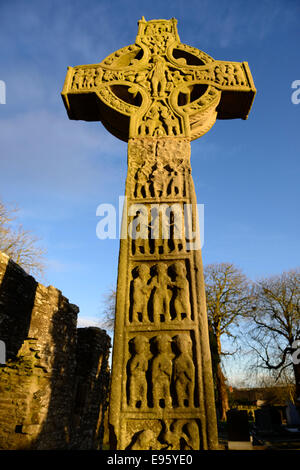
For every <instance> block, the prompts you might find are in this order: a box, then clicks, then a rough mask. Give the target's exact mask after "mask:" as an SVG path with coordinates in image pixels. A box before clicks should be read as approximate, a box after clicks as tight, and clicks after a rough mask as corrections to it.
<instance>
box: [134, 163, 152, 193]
mask: <svg viewBox="0 0 300 470" xmlns="http://www.w3.org/2000/svg"><path fill="white" fill-rule="evenodd" d="M149 173H150V168H149V165H147V164H144V165H143V166H142V167H141V168H139V169H138V170H137V172H136V174H135V179H136V197H140V198H144V197H148V196H149V189H148V179H149Z"/></svg>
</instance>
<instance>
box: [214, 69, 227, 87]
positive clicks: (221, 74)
mask: <svg viewBox="0 0 300 470" xmlns="http://www.w3.org/2000/svg"><path fill="white" fill-rule="evenodd" d="M215 74H216V81H217V82H219V83H220V85H225V84H226V81H227V80H226V66H225V65H224V64H219V65H217V67H216V68H215Z"/></svg>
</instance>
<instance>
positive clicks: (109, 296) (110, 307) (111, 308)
mask: <svg viewBox="0 0 300 470" xmlns="http://www.w3.org/2000/svg"><path fill="white" fill-rule="evenodd" d="M115 314H116V291H115V290H114V289H110V290H109V291H108V292H107V293H106V294H105V295H104V311H103V314H102V317H103V320H104V321H103V323H102V324H103V326H104V327H105V328H107V329H108V330H110V331H112V330H113V329H114V324H115Z"/></svg>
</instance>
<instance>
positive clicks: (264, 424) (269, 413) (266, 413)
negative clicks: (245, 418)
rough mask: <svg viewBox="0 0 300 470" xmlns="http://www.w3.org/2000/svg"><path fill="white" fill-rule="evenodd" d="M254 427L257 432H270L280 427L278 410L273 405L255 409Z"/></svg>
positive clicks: (280, 421)
mask: <svg viewBox="0 0 300 470" xmlns="http://www.w3.org/2000/svg"><path fill="white" fill-rule="evenodd" d="M254 413H255V427H256V429H257V431H258V432H260V433H265V434H268V433H269V434H272V433H274V432H278V431H279V430H280V428H281V424H282V420H281V414H280V411H279V410H278V409H277V408H275V407H274V406H264V407H262V408H260V409H258V410H255V412H254Z"/></svg>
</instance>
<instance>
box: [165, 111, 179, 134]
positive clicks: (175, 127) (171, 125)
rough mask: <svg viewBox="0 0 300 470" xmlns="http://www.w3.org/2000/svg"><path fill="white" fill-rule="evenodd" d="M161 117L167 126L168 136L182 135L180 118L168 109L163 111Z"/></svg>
mask: <svg viewBox="0 0 300 470" xmlns="http://www.w3.org/2000/svg"><path fill="white" fill-rule="evenodd" d="M161 117H162V118H163V120H164V123H165V124H166V126H167V130H168V135H179V134H180V127H179V121H178V118H176V117H175V116H173V115H172V114H171V111H169V110H168V109H167V108H165V107H164V108H163V109H162V110H161Z"/></svg>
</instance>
